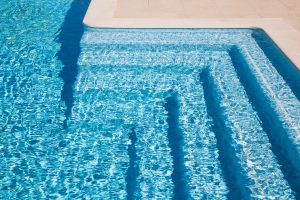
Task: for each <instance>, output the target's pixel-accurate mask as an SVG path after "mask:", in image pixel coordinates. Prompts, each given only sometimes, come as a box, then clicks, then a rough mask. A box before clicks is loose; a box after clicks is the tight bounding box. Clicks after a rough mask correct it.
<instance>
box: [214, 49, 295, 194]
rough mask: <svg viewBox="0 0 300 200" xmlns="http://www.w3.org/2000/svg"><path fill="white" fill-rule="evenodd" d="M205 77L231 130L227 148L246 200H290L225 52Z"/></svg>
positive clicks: (284, 183) (259, 126)
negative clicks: (231, 152)
mask: <svg viewBox="0 0 300 200" xmlns="http://www.w3.org/2000/svg"><path fill="white" fill-rule="evenodd" d="M209 77H210V79H211V81H212V82H213V85H214V86H213V87H214V90H213V91H212V92H213V94H214V96H215V99H216V100H217V101H218V102H217V103H219V104H220V109H222V118H223V120H224V122H225V125H226V127H227V128H229V129H230V130H231V131H232V135H231V137H232V141H231V145H232V146H233V148H234V150H235V153H236V156H237V158H238V159H239V163H240V165H241V167H242V169H243V170H244V171H245V174H244V175H245V176H246V181H247V182H246V183H245V184H246V186H247V187H248V188H249V189H250V197H251V198H267V197H268V196H272V197H274V198H283V199H291V198H294V197H293V194H292V191H291V189H290V186H289V184H288V183H287V181H286V180H285V179H284V176H283V174H282V172H281V170H280V166H279V164H278V161H277V160H276V157H275V156H274V155H273V153H272V151H271V145H270V143H269V139H268V137H267V134H266V133H265V132H264V131H263V129H262V127H261V124H260V122H259V120H258V116H257V113H256V112H255V111H254V110H253V107H252V105H251V104H250V102H249V100H248V97H247V94H246V93H245V91H244V88H243V86H242V84H241V83H240V81H239V79H238V76H237V74H236V72H235V68H234V66H233V64H232V62H231V58H230V56H229V55H228V54H227V53H224V55H223V56H222V59H221V60H220V61H219V63H215V64H212V65H211V66H210V73H209ZM270 171H272V173H270Z"/></svg>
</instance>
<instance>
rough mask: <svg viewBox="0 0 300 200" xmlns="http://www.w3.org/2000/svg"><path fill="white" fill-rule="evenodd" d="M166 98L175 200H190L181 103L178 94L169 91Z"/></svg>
mask: <svg viewBox="0 0 300 200" xmlns="http://www.w3.org/2000/svg"><path fill="white" fill-rule="evenodd" d="M169 92H170V94H169V95H170V96H168V97H167V98H166V104H165V109H166V111H167V112H168V119H167V123H168V126H169V128H168V135H167V136H168V140H169V147H170V149H171V156H172V158H173V173H172V181H173V183H174V193H173V194H174V196H173V199H176V200H177V199H178V200H179V199H189V194H188V189H187V183H186V180H185V172H186V168H185V165H184V155H183V149H182V148H183V136H182V131H181V130H180V126H179V109H180V107H179V102H178V98H177V93H176V92H173V91H169Z"/></svg>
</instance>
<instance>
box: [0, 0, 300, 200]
mask: <svg viewBox="0 0 300 200" xmlns="http://www.w3.org/2000/svg"><path fill="white" fill-rule="evenodd" d="M16 2H17V1H15V2H14V1H10V3H9V4H8V5H7V6H4V8H2V9H3V10H2V11H5V12H4V13H8V15H13V16H16V17H15V18H10V20H13V19H20V18H21V19H24V23H22V25H21V23H20V26H21V27H19V28H20V29H18V27H17V26H16V25H15V22H14V21H8V19H7V18H5V19H4V18H1V20H2V21H1V24H5V25H6V27H5V29H4V30H6V32H2V33H1V37H0V40H1V42H2V44H5V45H3V46H2V47H1V54H0V55H1V57H0V61H1V63H0V70H1V71H0V72H1V73H0V75H1V82H2V83H3V84H1V87H0V91H1V93H3V94H4V95H3V96H2V97H1V98H0V101H1V106H2V108H1V109H2V111H3V113H2V114H1V122H0V123H1V128H2V129H1V130H2V131H1V132H2V136H1V137H0V157H1V161H0V189H1V190H0V197H1V198H25V199H27V198H33V199H39V198H43V199H49V198H57V199H60V198H61V199H64V198H71V199H126V198H127V199H172V198H173V199H226V198H228V199H250V198H261V199H266V198H270V199H296V198H299V195H300V191H299V188H300V134H299V133H300V130H299V129H300V119H299V118H300V115H299V113H300V102H299V98H300V73H299V71H297V70H296V68H295V67H294V66H293V65H292V64H291V63H290V62H289V61H288V60H287V59H286V58H285V57H284V55H282V53H281V52H280V51H279V50H278V48H277V47H276V46H275V45H274V44H272V41H270V39H269V38H268V37H267V36H266V35H265V34H264V32H263V31H261V30H259V29H89V28H85V29H84V30H83V27H82V25H81V22H80V20H81V18H82V16H83V14H84V12H85V11H84V10H85V9H84V8H86V7H87V5H88V3H87V2H85V4H82V3H83V2H82V1H74V2H71V1H67V0H66V1H60V3H61V5H64V6H63V8H64V9H65V10H61V8H60V7H57V2H56V3H55V5H54V4H51V2H50V3H49V2H47V3H46V2H43V1H38V2H35V4H34V5H35V9H31V8H32V6H30V2H29V3H27V2H28V1H18V3H16ZM20 2H22V3H23V4H24V5H23V4H21V6H20ZM39 2H40V3H39ZM7 3H8V2H7ZM31 3H33V2H31ZM17 5H18V6H20V8H24V6H25V7H26V6H28V7H26V8H27V9H24V10H26V11H27V12H28V15H24V14H23V12H24V10H21V11H19V10H18V9H16V6H17ZM45 5H46V6H45ZM61 5H60V6H61ZM47 6H48V7H47ZM30 9H31V10H30ZM49 10H50V11H51V12H50V11H49ZM29 11H31V12H29ZM11 12H12V13H11ZM49 12H50V13H52V14H53V15H50V17H49V15H43V14H41V13H49ZM78 13H81V15H78ZM19 15H20V16H19ZM75 15H76V16H77V18H76V17H75ZM51 16H52V17H51ZM36 17H39V18H38V20H36ZM74 17H75V19H77V20H74ZM74 21H75V22H74ZM25 22H26V23H25ZM42 25H43V26H45V27H52V28H50V29H41V28H40V26H42ZM25 27H30V28H31V29H28V28H25ZM35 27H38V28H35ZM59 28H61V31H60V32H57V30H58V29H59ZM13 31H14V32H13ZM56 36H57V37H58V39H57V40H56V41H55V37H56ZM79 42H80V43H79Z"/></svg>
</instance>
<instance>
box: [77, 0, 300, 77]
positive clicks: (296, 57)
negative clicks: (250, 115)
mask: <svg viewBox="0 0 300 200" xmlns="http://www.w3.org/2000/svg"><path fill="white" fill-rule="evenodd" d="M116 6H117V0H92V2H91V4H90V6H89V8H88V11H87V13H86V15H85V17H84V20H83V23H84V24H85V25H86V26H88V27H91V28H259V29H262V30H264V31H265V32H266V34H267V35H268V36H269V37H270V38H271V39H272V40H273V41H274V42H275V44H276V45H277V46H278V47H279V48H280V49H281V50H282V52H283V53H284V54H285V55H286V56H287V57H288V58H289V59H290V60H291V62H292V63H293V64H294V65H295V66H296V68H297V69H298V70H299V71H300V32H299V31H298V30H296V29H295V28H294V27H293V26H291V25H289V24H288V23H286V22H285V21H284V20H283V19H282V18H116V17H114V11H115V9H116Z"/></svg>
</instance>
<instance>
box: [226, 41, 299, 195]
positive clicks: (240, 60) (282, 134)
mask: <svg viewBox="0 0 300 200" xmlns="http://www.w3.org/2000/svg"><path fill="white" fill-rule="evenodd" d="M252 45H253V46H254V47H256V46H257V45H256V44H255V43H253V44H252ZM251 49H253V48H251ZM230 54H231V57H232V60H233V63H234V65H235V70H236V72H237V73H238V75H239V77H240V80H241V82H242V84H243V85H244V88H245V90H246V93H247V95H248V98H249V100H250V102H251V103H252V104H253V107H254V109H255V110H256V112H257V114H258V116H259V118H260V120H261V124H262V127H263V129H264V131H265V132H266V133H267V134H268V137H269V140H270V143H271V144H272V151H273V153H274V154H275V155H276V158H277V160H278V162H279V164H280V165H281V170H282V172H283V174H284V176H285V178H286V179H287V181H288V182H289V185H290V186H291V188H292V190H293V191H294V192H295V195H296V197H297V198H300V171H299V167H300V157H299V156H300V152H299V150H300V148H299V145H298V146H297V144H299V142H298V141H299V133H300V125H299V121H300V117H299V115H298V114H297V113H300V103H299V101H298V100H297V98H296V96H294V94H293V92H292V91H291V89H290V88H288V87H287V86H286V85H285V83H284V81H283V79H282V77H281V76H280V75H279V74H278V72H277V71H276V70H275V69H274V68H273V67H272V66H271V63H270V61H268V60H267V59H266V57H265V56H264V55H261V54H262V52H261V50H251V51H247V50H245V49H239V48H237V47H235V48H233V49H232V50H231V51H230ZM258 57H259V58H258ZM250 63H251V67H250V65H249V64H250ZM261 63H263V64H261ZM262 71H263V72H264V76H262ZM274 91H277V92H276V93H275V92H274Z"/></svg>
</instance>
